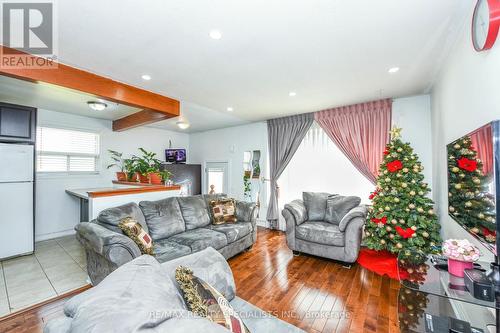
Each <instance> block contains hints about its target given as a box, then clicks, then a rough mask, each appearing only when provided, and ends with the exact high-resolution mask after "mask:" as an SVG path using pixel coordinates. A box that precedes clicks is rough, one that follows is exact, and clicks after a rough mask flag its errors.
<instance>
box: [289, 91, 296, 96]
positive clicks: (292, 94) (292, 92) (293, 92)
mask: <svg viewBox="0 0 500 333" xmlns="http://www.w3.org/2000/svg"><path fill="white" fill-rule="evenodd" d="M296 95H297V93H296V92H295V91H290V92H289V93H288V96H290V97H294V96H296Z"/></svg>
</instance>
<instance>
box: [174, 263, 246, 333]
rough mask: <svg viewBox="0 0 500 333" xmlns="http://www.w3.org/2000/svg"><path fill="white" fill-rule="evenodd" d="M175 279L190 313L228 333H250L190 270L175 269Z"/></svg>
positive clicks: (212, 289) (222, 299)
mask: <svg viewBox="0 0 500 333" xmlns="http://www.w3.org/2000/svg"><path fill="white" fill-rule="evenodd" d="M175 279H176V280H177V283H178V284H179V286H180V288H181V290H182V295H183V297H184V301H185V302H186V305H187V307H188V309H189V310H190V311H191V312H193V313H195V314H197V315H198V316H200V317H205V318H207V319H209V320H211V321H213V322H214V323H217V324H219V325H221V326H224V327H225V328H227V329H228V330H229V331H230V332H233V333H250V331H249V330H248V328H247V327H246V326H245V324H244V323H243V321H242V320H241V318H240V317H239V316H238V314H237V313H236V312H235V311H234V309H233V308H232V307H231V305H230V304H229V302H228V301H227V299H226V298H225V297H224V296H223V295H222V294H221V293H220V292H218V291H217V290H216V289H215V288H214V287H212V286H211V285H210V284H208V283H206V282H205V281H203V280H202V279H200V278H198V277H196V276H195V275H193V271H192V270H190V269H189V268H186V267H183V266H179V267H177V269H176V270H175Z"/></svg>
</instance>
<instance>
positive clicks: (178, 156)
mask: <svg viewBox="0 0 500 333" xmlns="http://www.w3.org/2000/svg"><path fill="white" fill-rule="evenodd" d="M165 161H167V162H168V163H186V149H166V150H165Z"/></svg>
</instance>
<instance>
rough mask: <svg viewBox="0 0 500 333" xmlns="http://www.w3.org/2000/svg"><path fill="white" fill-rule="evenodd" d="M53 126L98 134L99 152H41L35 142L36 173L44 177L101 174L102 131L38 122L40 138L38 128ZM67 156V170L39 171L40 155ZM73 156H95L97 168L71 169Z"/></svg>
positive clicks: (54, 127) (52, 127)
mask: <svg viewBox="0 0 500 333" xmlns="http://www.w3.org/2000/svg"><path fill="white" fill-rule="evenodd" d="M40 127H41V128H51V129H57V130H66V131H75V132H84V133H90V134H95V135H97V140H98V142H97V147H98V153H97V155H95V154H83V153H65V152H51V151H47V152H40V151H39V150H38V149H37V148H38V146H37V145H36V144H35V150H36V151H35V153H36V156H35V165H36V173H37V175H40V176H42V177H43V178H46V177H50V176H56V177H57V176H65V175H99V174H100V160H101V151H102V142H101V133H100V132H99V131H97V130H90V129H82V128H78V127H69V126H68V127H67V126H58V125H50V124H47V125H46V124H38V125H37V127H36V135H37V139H38V128H40ZM39 155H45V156H66V171H38V168H37V167H38V156H39ZM71 157H94V158H95V166H96V167H95V170H94V171H70V170H69V163H70V158H71Z"/></svg>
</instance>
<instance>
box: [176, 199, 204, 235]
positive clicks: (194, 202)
mask: <svg viewBox="0 0 500 333" xmlns="http://www.w3.org/2000/svg"><path fill="white" fill-rule="evenodd" d="M177 201H178V202H179V206H180V208H181V212H182V217H183V218H184V222H185V223H186V230H190V229H196V228H202V227H205V226H207V225H209V224H210V216H209V215H208V208H207V205H206V203H205V200H204V199H203V198H202V197H201V196H191V197H178V198H177Z"/></svg>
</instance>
